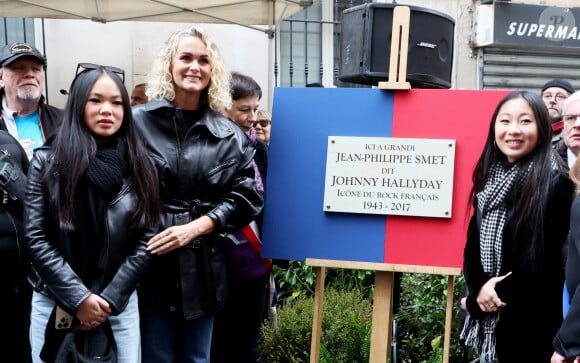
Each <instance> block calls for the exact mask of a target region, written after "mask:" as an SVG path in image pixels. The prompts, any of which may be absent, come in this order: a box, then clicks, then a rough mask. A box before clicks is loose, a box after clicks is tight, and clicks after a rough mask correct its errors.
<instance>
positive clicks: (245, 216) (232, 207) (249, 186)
mask: <svg viewBox="0 0 580 363" xmlns="http://www.w3.org/2000/svg"><path fill="white" fill-rule="evenodd" d="M254 153H255V149H254V147H253V145H252V144H251V143H250V142H248V143H247V144H246V145H245V147H243V151H242V153H241V154H240V156H241V158H240V163H239V165H240V166H239V168H238V171H237V173H236V174H235V175H234V176H233V178H232V183H231V187H230V188H229V191H228V192H226V194H225V195H224V196H223V197H222V198H221V199H220V201H219V202H218V203H217V205H216V206H215V208H213V209H212V210H211V211H210V212H209V213H207V215H208V217H210V218H211V219H212V220H213V221H214V222H216V230H217V231H219V232H223V231H228V232H232V231H236V230H239V229H241V228H243V227H244V226H246V225H247V224H248V223H250V222H251V221H252V220H254V219H255V218H256V216H257V215H258V214H259V213H260V211H261V210H262V207H263V205H264V200H263V198H262V194H261V193H260V192H259V191H258V188H257V186H256V181H255V180H254V174H255V173H254V168H253V166H252V159H253V158H254Z"/></svg>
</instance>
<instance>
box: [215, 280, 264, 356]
mask: <svg viewBox="0 0 580 363" xmlns="http://www.w3.org/2000/svg"><path fill="white" fill-rule="evenodd" d="M268 276H269V272H266V273H265V274H264V275H261V276H258V277H256V278H254V279H251V280H247V281H242V282H235V283H230V285H229V286H228V299H227V302H226V307H225V308H224V310H222V311H220V312H218V313H217V314H216V315H215V317H214V326H213V336H212V344H211V363H232V362H236V363H257V362H258V361H259V357H260V354H259V351H258V338H259V335H260V326H261V324H262V321H263V317H264V306H265V304H264V301H265V300H266V283H267V282H268Z"/></svg>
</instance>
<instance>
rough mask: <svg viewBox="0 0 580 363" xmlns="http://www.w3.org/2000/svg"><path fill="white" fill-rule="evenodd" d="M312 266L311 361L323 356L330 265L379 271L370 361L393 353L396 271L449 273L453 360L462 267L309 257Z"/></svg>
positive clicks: (379, 360)
mask: <svg viewBox="0 0 580 363" xmlns="http://www.w3.org/2000/svg"><path fill="white" fill-rule="evenodd" d="M306 264H307V265H308V266H313V267H316V269H317V270H316V287H315V291H314V314H313V317H312V340H311V344H310V363H318V362H319V359H320V337H321V333H322V306H323V300H324V278H325V276H326V268H327V267H329V268H344V269H353V270H371V271H375V291H374V302H373V316H372V329H371V347H370V357H369V363H385V362H386V361H387V358H388V357H389V356H390V349H389V347H390V345H391V340H392V330H391V324H392V320H393V316H392V315H393V306H392V305H393V304H392V301H393V282H394V273H395V272H406V273H425V274H435V275H446V276H448V279H447V306H446V311H445V336H444V340H443V363H449V346H450V342H451V322H452V317H453V284H454V280H455V276H458V275H460V274H461V269H460V268H451V267H432V266H414V265H397V264H388V263H374V262H353V261H338V260H320V259H313V258H307V259H306Z"/></svg>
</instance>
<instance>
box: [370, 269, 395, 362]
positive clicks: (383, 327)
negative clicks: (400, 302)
mask: <svg viewBox="0 0 580 363" xmlns="http://www.w3.org/2000/svg"><path fill="white" fill-rule="evenodd" d="M394 277H395V273H394V272H392V271H375V295H374V302H373V321H372V324H373V325H372V330H371V351H370V357H369V358H370V359H369V362H370V363H385V362H386V361H387V357H389V356H390V349H389V347H390V345H391V334H392V320H393V317H392V315H393V314H392V309H393V306H392V302H393V282H394Z"/></svg>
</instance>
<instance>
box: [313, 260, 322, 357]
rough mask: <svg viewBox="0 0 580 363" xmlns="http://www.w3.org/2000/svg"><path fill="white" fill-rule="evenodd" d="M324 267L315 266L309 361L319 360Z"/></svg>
mask: <svg viewBox="0 0 580 363" xmlns="http://www.w3.org/2000/svg"><path fill="white" fill-rule="evenodd" d="M325 277H326V267H317V268H316V286H315V288H314V311H313V316H312V339H311V341H310V363H318V361H319V360H320V336H321V331H322V304H323V300H324V279H325Z"/></svg>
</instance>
